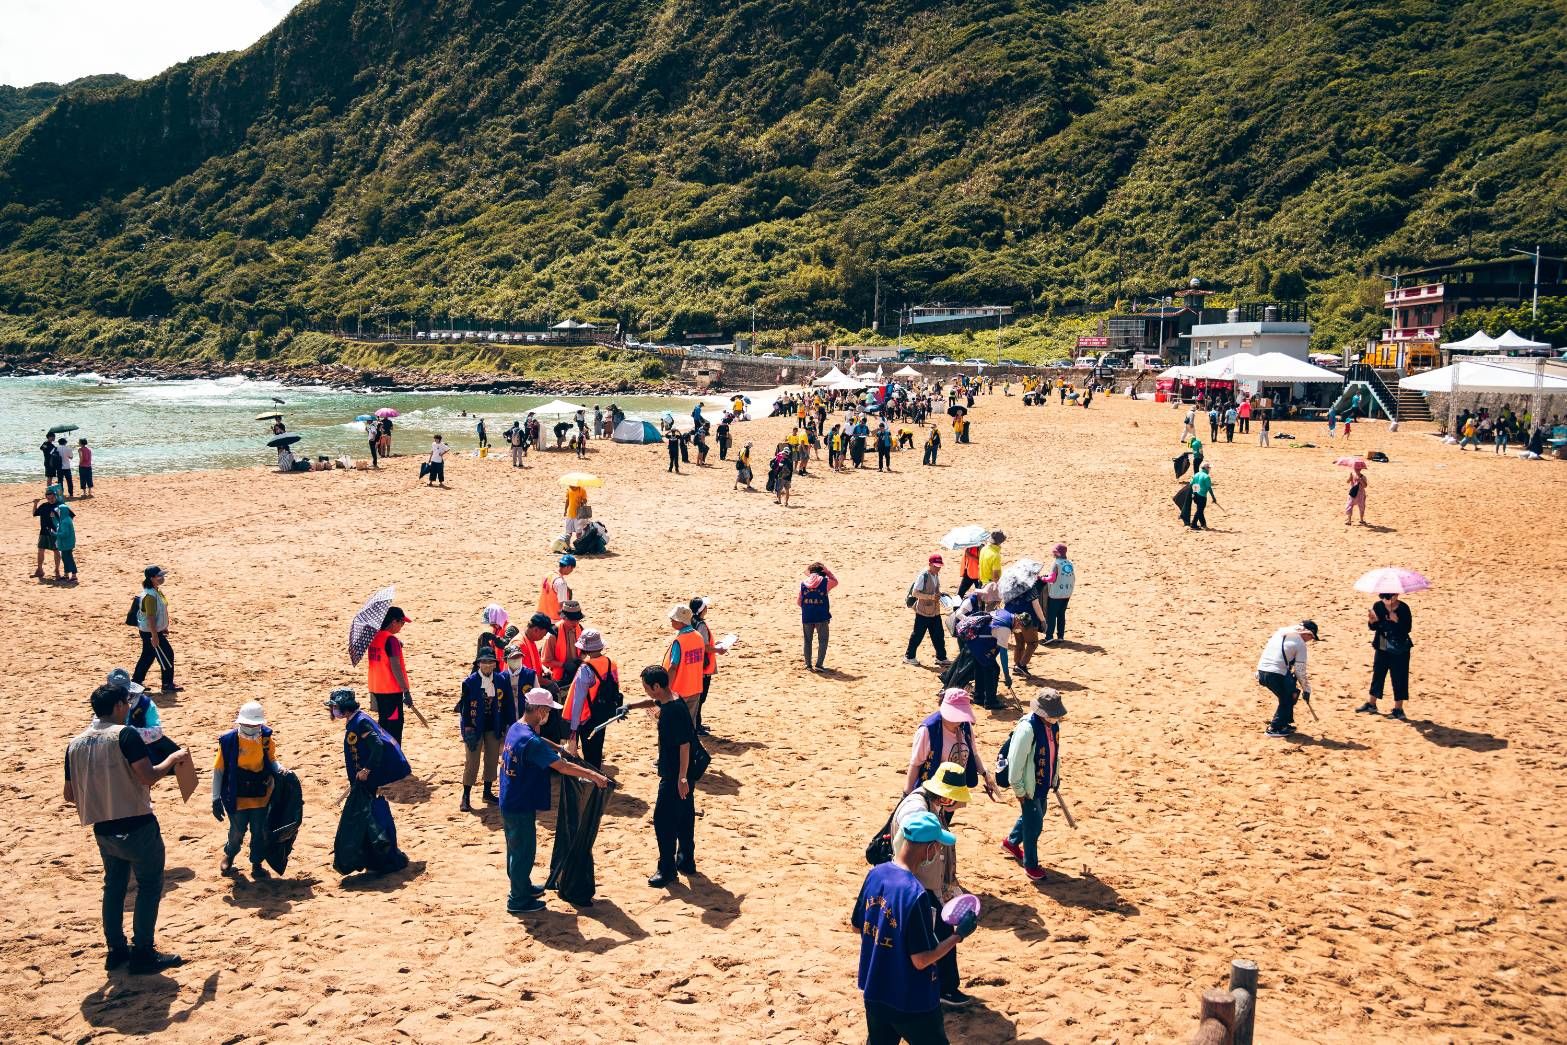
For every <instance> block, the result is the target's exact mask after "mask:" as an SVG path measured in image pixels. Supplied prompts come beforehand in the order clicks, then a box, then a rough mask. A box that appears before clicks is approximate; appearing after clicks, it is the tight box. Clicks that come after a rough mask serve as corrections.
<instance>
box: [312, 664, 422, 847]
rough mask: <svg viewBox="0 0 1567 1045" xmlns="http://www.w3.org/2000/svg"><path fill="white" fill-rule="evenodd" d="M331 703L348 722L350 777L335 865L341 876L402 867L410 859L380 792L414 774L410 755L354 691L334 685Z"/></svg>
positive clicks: (346, 766) (347, 767) (335, 717)
mask: <svg viewBox="0 0 1567 1045" xmlns="http://www.w3.org/2000/svg"><path fill="white" fill-rule="evenodd" d="M326 707H327V709H328V711H330V712H331V715H332V718H333V720H334V721H338V722H342V723H343V770H344V772H345V773H346V774H347V776H348V798H347V800H346V801H345V802H344V803H343V815H342V817H341V819H340V820H339V821H338V825H337V837H336V839H335V840H334V841H333V843H332V866H333V867H334V868H335V869H336V870H337V872H338V873H339V874H352V873H353V872H355V871H361V870H363V871H369V872H371V873H372V874H387V873H390V872H392V871H400V870H402V869H403V868H404V867H407V866H408V857H407V856H405V855H403V852H402V850H401V849H399V848H398V847H397V825H396V824H395V823H394V822H393V821H392V809H391V807H390V806H389V805H387V802H386V799H384V798H382V797H381V796H380V795H378V794H377V793H376V792H377V791H378V790H379V789H380V788H381V787H382V786H384V785H386V784H391V783H395V782H397V781H399V780H401V779H403V778H404V777H406V776H407V775H408V774H409V773H410V772H412V770H411V769H410V768H409V765H408V759H407V758H405V757H404V756H403V749H402V748H400V747H398V746H397V742H396V741H395V740H393V739H392V737H391V735H390V734H389V733H387V732H386V730H384V729H382V728H381V727H380V726H378V725H377V724H376V722H375V720H374V719H372V718H371V717H370V716H369V715H367V714H365V713H364V711H363V710H361V709H360V707H359V701H358V700H356V699H354V691H353V690H351V689H334V690H333V691H332V694H331V696H330V697H328V698H327V701H326Z"/></svg>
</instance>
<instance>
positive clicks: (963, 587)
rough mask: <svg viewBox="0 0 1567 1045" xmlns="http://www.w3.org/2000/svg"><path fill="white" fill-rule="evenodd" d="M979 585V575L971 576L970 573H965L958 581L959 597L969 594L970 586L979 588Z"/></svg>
mask: <svg viewBox="0 0 1567 1045" xmlns="http://www.w3.org/2000/svg"><path fill="white" fill-rule="evenodd" d="M977 587H979V578H978V577H970V576H969V575H968V574H966V573H965V574H964V575H963V577H962V579H960V580H959V581H958V598H960V599H961V598H962V597H963V596H964V595H966V594H968V590H969V589H970V588H977Z"/></svg>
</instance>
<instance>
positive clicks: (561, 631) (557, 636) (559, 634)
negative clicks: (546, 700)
mask: <svg viewBox="0 0 1567 1045" xmlns="http://www.w3.org/2000/svg"><path fill="white" fill-rule="evenodd" d="M582 616H583V614H582V607H581V606H579V605H578V604H577V600H576V599H567V600H566V601H565V602H563V603H561V604H560V618H559V619H558V620H556V621H555V626H554V628H553V629H552V630H551V633H550V637H549V638H548V639H546V640H544V670H545V673H546V674H548V675H549V678H550V681H552V682H554V683H555V685H556V687H557V688H560V689H562V690H564V687H565V686H566V685H567V684H569V683H570V682H571V680H572V678H573V676H575V675H576V673H577V660H578V658H577V639H579V638H580V637H581V636H582Z"/></svg>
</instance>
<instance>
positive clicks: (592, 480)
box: [560, 472, 604, 486]
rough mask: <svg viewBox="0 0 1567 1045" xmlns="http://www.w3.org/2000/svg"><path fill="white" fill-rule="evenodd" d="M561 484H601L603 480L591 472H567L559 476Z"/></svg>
mask: <svg viewBox="0 0 1567 1045" xmlns="http://www.w3.org/2000/svg"><path fill="white" fill-rule="evenodd" d="M560 485H562V486H603V485H604V480H602V479H600V478H599V477H598V476H596V475H594V474H593V473H591V472H567V473H566V474H565V475H563V476H561V477H560Z"/></svg>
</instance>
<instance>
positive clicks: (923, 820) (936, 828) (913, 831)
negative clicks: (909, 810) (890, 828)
mask: <svg viewBox="0 0 1567 1045" xmlns="http://www.w3.org/2000/svg"><path fill="white" fill-rule="evenodd" d="M903 837H904V838H907V839H908V840H909V841H911V842H940V843H941V844H942V845H956V844H957V842H958V836H957V835H955V834H953V833H952V832H951V831H948V830H947V829H946V828H944V827H942V826H941V821H940V820H938V819H936V814H935V813H915V814H914V815H913V816H911V817H909V818H908V819H907V820H905V821H904V822H903Z"/></svg>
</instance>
